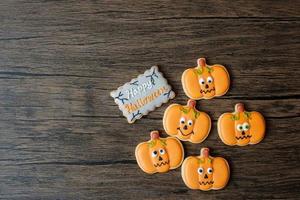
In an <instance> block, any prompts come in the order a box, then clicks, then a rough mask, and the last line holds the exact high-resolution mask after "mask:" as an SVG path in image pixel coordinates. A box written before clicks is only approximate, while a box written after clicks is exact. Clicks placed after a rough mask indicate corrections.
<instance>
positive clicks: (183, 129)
mask: <svg viewBox="0 0 300 200" xmlns="http://www.w3.org/2000/svg"><path fill="white" fill-rule="evenodd" d="M195 106H196V102H195V101H194V100H192V99H190V100H188V103H187V105H184V106H183V105H180V104H172V105H170V106H169V107H168V108H167V109H166V111H165V113H164V117H163V125H164V129H165V131H166V133H167V134H168V135H170V136H175V137H177V138H178V139H180V140H182V141H189V142H192V143H201V142H202V141H203V140H205V138H206V137H207V136H208V134H209V131H210V128H211V119H210V117H209V116H208V114H206V113H205V112H201V111H199V110H197V109H196V108H195Z"/></svg>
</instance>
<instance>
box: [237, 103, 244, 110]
mask: <svg viewBox="0 0 300 200" xmlns="http://www.w3.org/2000/svg"><path fill="white" fill-rule="evenodd" d="M244 111H245V106H244V104H243V103H237V104H235V112H244Z"/></svg>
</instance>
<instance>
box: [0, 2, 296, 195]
mask: <svg viewBox="0 0 300 200" xmlns="http://www.w3.org/2000/svg"><path fill="white" fill-rule="evenodd" d="M299 17H300V2H299V1H269V0H266V1H258V0H254V1H244V0H240V1H234V2H232V1H219V0H213V1H209V2H205V1H51V0H45V1H38V0H29V1H21V0H20V1H17V0H9V1H1V2H0V19H1V23H0V47H1V48H0V113H1V115H0V129H1V134H0V198H1V199H299V198H300V194H299V190H300V171H299V168H300V162H299V160H300V157H299V155H300V146H299V143H300V135H299V131H300V101H299V99H300V90H299V87H300V79H299V77H300V70H299V64H300V62H299V61H300V36H299V35H300V34H299V33H300V32H299V30H300V21H299ZM198 57H206V58H207V61H208V63H210V64H214V63H220V64H223V65H225V66H226V67H227V69H228V70H229V72H230V75H231V79H232V80H231V88H230V90H229V92H228V93H227V94H226V95H225V96H223V97H220V98H217V99H213V100H209V101H208V100H201V101H198V102H197V108H198V109H199V110H203V111H206V112H208V113H209V115H210V116H211V118H212V120H213V127H212V131H211V133H210V135H209V136H208V138H207V139H206V140H205V141H204V142H203V143H201V144H196V145H195V144H190V143H188V142H184V148H185V151H186V156H188V155H194V154H198V153H199V150H200V148H201V147H204V146H207V147H210V148H211V149H212V154H213V155H222V156H224V157H225V158H226V159H228V160H229V163H230V166H231V173H232V174H231V179H230V182H229V184H228V186H227V187H226V188H225V189H224V190H221V191H210V192H201V191H192V190H189V189H188V188H187V187H186V186H185V185H184V183H183V181H182V179H181V175H180V169H176V170H174V171H171V172H170V173H166V174H155V175H153V176H149V175H146V174H144V173H143V172H142V171H141V170H140V169H139V167H138V166H137V164H136V161H135V157H134V149H135V146H136V145H137V144H138V143H139V142H141V141H145V140H148V136H149V132H150V131H151V130H156V129H157V130H160V131H162V130H163V127H162V116H163V112H164V110H165V109H166V107H167V106H168V105H163V106H162V107H160V108H158V109H156V110H155V111H153V112H151V113H150V114H149V115H147V116H145V117H143V118H142V119H141V120H138V121H136V123H134V124H132V125H129V124H128V123H127V121H126V119H125V118H124V117H123V116H122V114H121V112H120V111H119V110H118V107H117V106H116V105H115V103H114V102H113V99H112V98H111V97H110V96H109V92H110V91H111V90H114V89H116V88H117V87H119V86H120V85H122V84H123V83H125V82H127V81H129V80H131V79H132V78H134V77H136V76H137V75H138V74H140V73H143V72H144V71H145V70H146V69H148V68H150V66H152V65H155V64H157V65H159V67H160V71H162V72H163V73H164V75H165V77H166V78H167V79H168V81H169V83H170V84H171V85H172V86H173V89H174V91H175V92H176V95H177V96H176V97H175V99H173V100H172V101H171V103H175V102H176V103H181V104H184V103H185V102H186V101H187V97H186V96H185V95H184V93H183V90H182V87H181V81H180V78H181V74H182V72H183V71H184V70H185V69H186V68H187V67H190V66H194V65H195V64H196V59H197V58H198ZM237 102H244V103H245V104H246V107H247V109H248V110H257V111H260V112H262V113H263V114H264V116H265V117H266V122H267V134H266V138H265V139H264V140H263V141H262V142H261V143H260V144H258V145H255V146H249V147H243V148H237V147H228V146H225V145H224V144H223V143H222V142H221V140H220V139H219V137H218V134H217V127H216V122H217V119H218V117H219V116H220V115H221V114H222V113H224V112H228V111H231V110H232V109H233V105H234V104H235V103H237ZM164 136H166V135H165V134H164Z"/></svg>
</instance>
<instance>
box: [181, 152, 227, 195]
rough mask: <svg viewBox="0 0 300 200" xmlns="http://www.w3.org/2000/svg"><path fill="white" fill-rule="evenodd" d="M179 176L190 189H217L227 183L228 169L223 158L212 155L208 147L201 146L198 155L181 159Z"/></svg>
mask: <svg viewBox="0 0 300 200" xmlns="http://www.w3.org/2000/svg"><path fill="white" fill-rule="evenodd" d="M181 176H182V179H183V181H184V183H185V184H186V185H187V186H188V187H189V188H191V189H197V190H204V191H207V190H219V189H222V188H224V187H225V186H226V185H227V183H228V180H229V177H230V169H229V165H228V163H227V161H226V160H225V159H224V158H222V157H212V156H210V155H209V149H208V148H202V149H201V154H200V156H189V157H187V158H186V159H185V160H184V161H183V163H182V167H181Z"/></svg>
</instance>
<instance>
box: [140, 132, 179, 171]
mask: <svg viewBox="0 0 300 200" xmlns="http://www.w3.org/2000/svg"><path fill="white" fill-rule="evenodd" d="M150 136H151V139H150V140H149V141H147V142H142V143H140V144H139V145H138V146H137V147H136V149H135V157H136V160H137V163H138V165H139V167H140V168H141V169H142V170H143V171H144V172H146V173H148V174H154V173H157V172H160V173H162V172H167V171H169V170H171V169H175V168H177V167H179V166H180V165H181V163H182V161H183V157H184V150H183V146H182V144H181V142H180V141H179V140H178V139H176V138H174V137H167V138H161V137H159V133H158V131H152V132H151V133H150Z"/></svg>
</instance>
